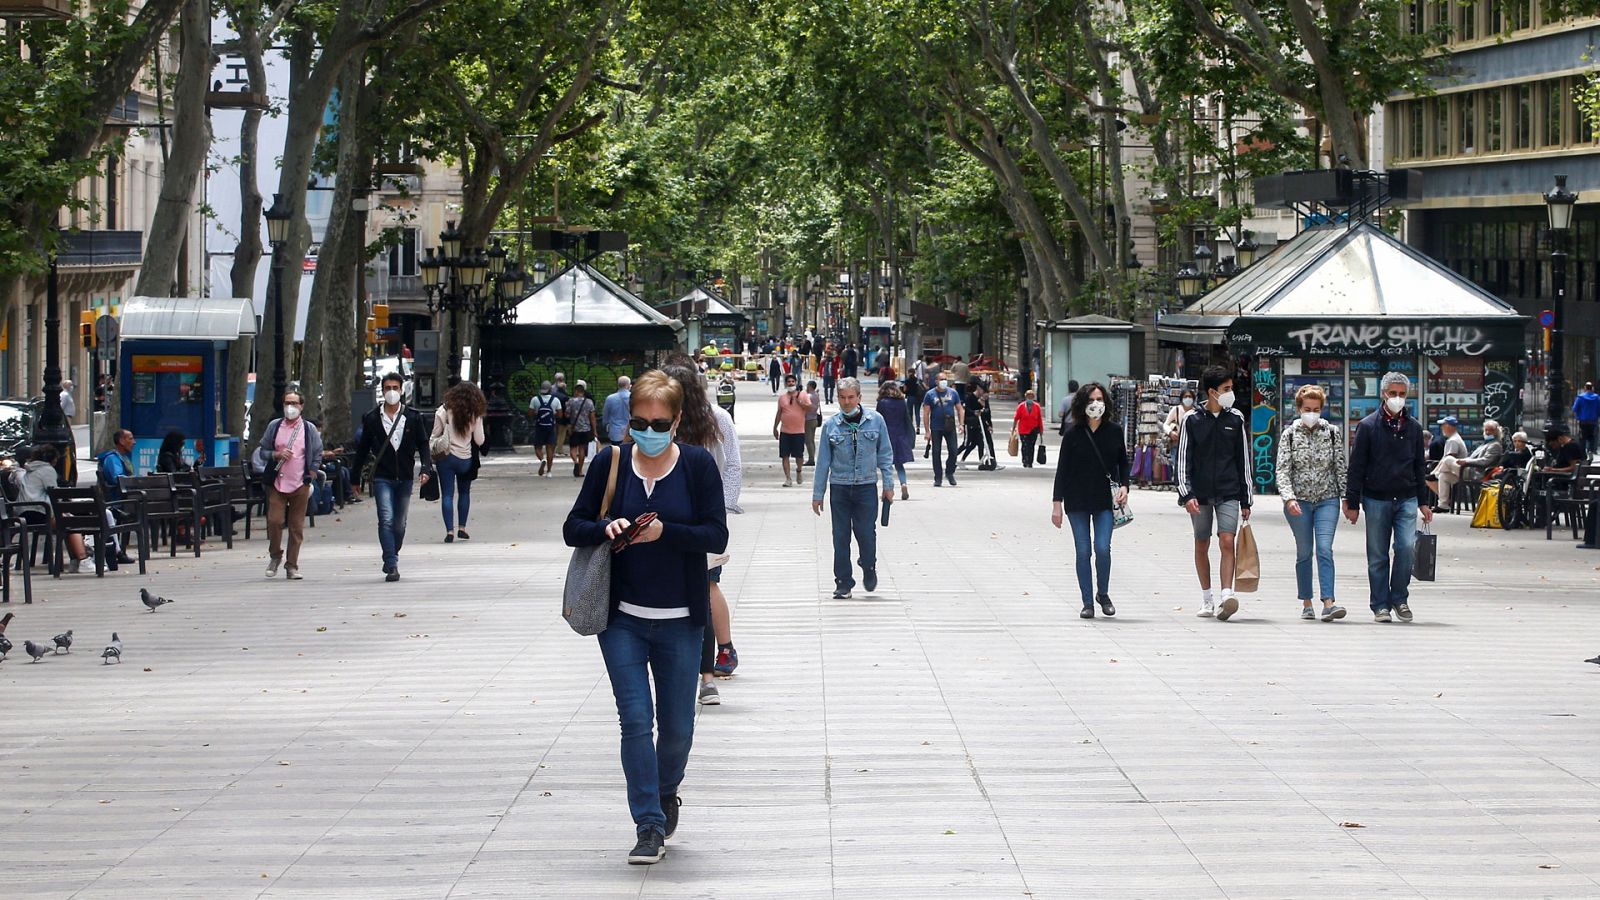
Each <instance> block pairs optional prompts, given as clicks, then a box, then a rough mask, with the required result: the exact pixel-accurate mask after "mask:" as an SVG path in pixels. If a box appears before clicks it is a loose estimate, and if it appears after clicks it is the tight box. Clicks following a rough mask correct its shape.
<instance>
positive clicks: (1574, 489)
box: [1544, 465, 1600, 540]
mask: <svg viewBox="0 0 1600 900" xmlns="http://www.w3.org/2000/svg"><path fill="white" fill-rule="evenodd" d="M1552 494H1554V492H1550V493H1546V494H1545V498H1544V499H1545V504H1546V515H1545V526H1544V529H1545V530H1544V536H1545V540H1550V539H1551V534H1552V532H1553V530H1554V528H1555V520H1556V517H1557V516H1559V515H1560V514H1561V513H1563V512H1565V513H1566V514H1567V521H1568V522H1569V523H1570V524H1571V525H1572V539H1573V540H1578V525H1579V523H1580V522H1582V521H1583V518H1584V516H1586V515H1587V514H1588V512H1589V506H1590V505H1591V504H1593V503H1596V502H1600V465H1582V466H1578V467H1577V468H1576V469H1574V470H1573V473H1572V482H1571V484H1570V485H1569V487H1568V490H1567V494H1566V496H1560V495H1554V496H1552Z"/></svg>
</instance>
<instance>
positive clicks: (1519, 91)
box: [1511, 84, 1533, 150]
mask: <svg viewBox="0 0 1600 900" xmlns="http://www.w3.org/2000/svg"><path fill="white" fill-rule="evenodd" d="M1512 90H1513V91H1515V92H1516V105H1517V108H1516V111H1515V112H1516V122H1515V124H1514V125H1513V127H1512V130H1511V146H1512V148H1513V149H1516V150H1527V149H1528V148H1530V147H1532V146H1533V85H1531V84H1519V85H1517V86H1516V87H1514V88H1512Z"/></svg>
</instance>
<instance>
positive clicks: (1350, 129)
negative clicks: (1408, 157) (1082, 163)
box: [1288, 0, 1367, 171]
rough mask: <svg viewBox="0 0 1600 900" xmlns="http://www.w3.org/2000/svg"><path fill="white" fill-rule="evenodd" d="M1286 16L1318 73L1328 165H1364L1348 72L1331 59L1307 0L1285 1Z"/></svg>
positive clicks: (1328, 48)
mask: <svg viewBox="0 0 1600 900" xmlns="http://www.w3.org/2000/svg"><path fill="white" fill-rule="evenodd" d="M1288 7H1289V18H1291V19H1292V20H1293V21H1294V27H1295V31H1297V32H1298V33H1299V35H1300V40H1301V42H1302V43H1303V44H1304V45H1305V49H1306V56H1308V57H1310V59H1311V65H1312V66H1313V67H1314V68H1315V69H1316V72H1317V84H1316V90H1317V96H1318V97H1320V98H1321V100H1322V119H1323V121H1325V122H1327V123H1328V131H1329V136H1330V137H1331V138H1332V139H1333V165H1332V166H1331V168H1335V169H1338V168H1345V167H1348V168H1351V169H1355V170H1357V171H1361V170H1364V169H1366V168H1367V149H1366V142H1365V141H1364V140H1362V137H1361V135H1362V131H1363V128H1362V127H1361V125H1360V124H1359V119H1360V118H1361V117H1358V116H1357V115H1356V112H1355V110H1354V109H1353V108H1351V106H1350V92H1349V90H1348V88H1347V85H1346V80H1347V79H1348V78H1351V77H1353V76H1352V75H1351V73H1348V72H1345V71H1341V67H1340V63H1339V61H1338V60H1336V59H1334V58H1333V50H1332V48H1331V47H1329V46H1328V42H1327V40H1326V39H1325V38H1324V37H1323V34H1322V30H1321V28H1320V27H1319V26H1318V24H1317V14H1316V13H1315V12H1314V11H1312V9H1311V7H1310V5H1309V4H1307V3H1306V0H1288Z"/></svg>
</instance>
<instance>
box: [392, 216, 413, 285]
mask: <svg viewBox="0 0 1600 900" xmlns="http://www.w3.org/2000/svg"><path fill="white" fill-rule="evenodd" d="M416 274H418V269H417V229H415V228H407V229H405V230H404V231H402V232H401V233H400V242H399V243H397V244H395V245H394V246H392V247H390V248H389V277H391V278H396V277H401V276H411V275H416Z"/></svg>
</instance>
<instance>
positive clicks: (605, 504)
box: [597, 447, 622, 521]
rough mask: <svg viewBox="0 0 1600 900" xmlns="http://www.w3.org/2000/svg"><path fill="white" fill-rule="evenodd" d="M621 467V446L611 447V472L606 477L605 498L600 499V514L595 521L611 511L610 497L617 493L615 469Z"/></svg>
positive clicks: (602, 519)
mask: <svg viewBox="0 0 1600 900" xmlns="http://www.w3.org/2000/svg"><path fill="white" fill-rule="evenodd" d="M621 467H622V448H621V447H612V448H611V474H610V475H609V476H607V477H606V495H605V499H603V500H601V501H600V516H599V518H598V519H597V521H604V520H605V518H606V514H607V513H609V512H611V498H612V497H613V496H615V495H616V493H617V470H618V469H620V468H621Z"/></svg>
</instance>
